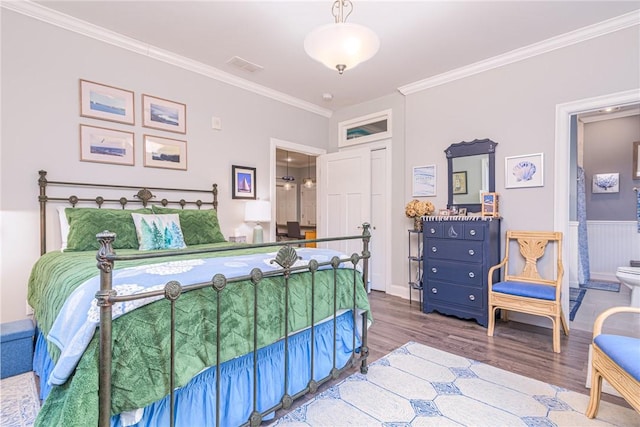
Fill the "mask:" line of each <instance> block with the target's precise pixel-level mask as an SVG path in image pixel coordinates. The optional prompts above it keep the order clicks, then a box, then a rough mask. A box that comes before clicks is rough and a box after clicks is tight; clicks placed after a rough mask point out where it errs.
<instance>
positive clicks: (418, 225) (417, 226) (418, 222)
mask: <svg viewBox="0 0 640 427" xmlns="http://www.w3.org/2000/svg"><path fill="white" fill-rule="evenodd" d="M413 229H414V230H415V231H422V217H419V216H416V217H414V218H413Z"/></svg>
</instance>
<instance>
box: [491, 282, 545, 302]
mask: <svg viewBox="0 0 640 427" xmlns="http://www.w3.org/2000/svg"><path fill="white" fill-rule="evenodd" d="M493 292H500V293H502V294H509V295H515V296H519V297H527V298H537V299H546V300H549V301H554V300H555V299H556V288H554V287H553V286H548V285H536V284H535V283H527V282H498V283H496V284H494V285H493Z"/></svg>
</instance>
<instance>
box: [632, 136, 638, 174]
mask: <svg viewBox="0 0 640 427" xmlns="http://www.w3.org/2000/svg"><path fill="white" fill-rule="evenodd" d="M631 179H640V141H636V142H634V143H633V171H632V173H631Z"/></svg>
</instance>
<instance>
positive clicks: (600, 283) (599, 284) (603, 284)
mask: <svg viewBox="0 0 640 427" xmlns="http://www.w3.org/2000/svg"><path fill="white" fill-rule="evenodd" d="M579 286H580V288H582V289H596V290H598V291H610V292H620V282H610V281H607V280H587V283H584V284H583V283H581V284H580V285H579Z"/></svg>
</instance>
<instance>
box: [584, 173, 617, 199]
mask: <svg viewBox="0 0 640 427" xmlns="http://www.w3.org/2000/svg"><path fill="white" fill-rule="evenodd" d="M591 192H592V193H593V194H598V193H619V192H620V174H619V173H596V174H594V175H593V185H592V187H591Z"/></svg>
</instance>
